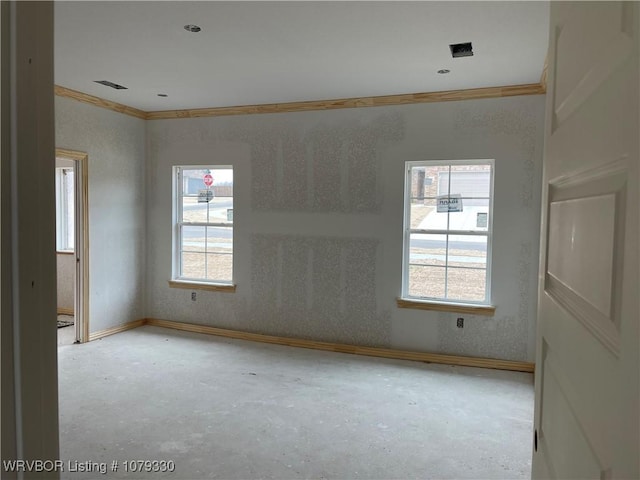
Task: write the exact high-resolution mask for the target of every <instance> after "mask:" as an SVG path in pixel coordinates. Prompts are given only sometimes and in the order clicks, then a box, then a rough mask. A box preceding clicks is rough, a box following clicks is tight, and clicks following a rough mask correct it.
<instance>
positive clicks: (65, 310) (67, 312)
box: [58, 307, 75, 316]
mask: <svg viewBox="0 0 640 480" xmlns="http://www.w3.org/2000/svg"><path fill="white" fill-rule="evenodd" d="M58 315H71V316H74V315H75V313H74V311H73V308H64V307H58Z"/></svg>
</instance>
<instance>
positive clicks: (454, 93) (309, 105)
mask: <svg viewBox="0 0 640 480" xmlns="http://www.w3.org/2000/svg"><path fill="white" fill-rule="evenodd" d="M543 93H544V90H543V88H542V86H541V85H540V84H537V83H534V84H529V85H514V86H506V87H489V88H474V89H468V90H449V91H444V92H429V93H409V94H402V95H386V96H380V97H356V98H342V99H337V100H315V101H307V102H291V103H271V104H265V105H245V106H239V107H216V108H196V109H189V110H164V111H157V112H147V120H161V119H171V118H199V117H219V116H226V115H253V114H259V113H289V112H308V111H311V110H336V109H342V108H361V107H382V106H390V105H409V104H416V103H434V102H453V101H459V100H472V99H480V98H499V97H512V96H517V95H541V94H543Z"/></svg>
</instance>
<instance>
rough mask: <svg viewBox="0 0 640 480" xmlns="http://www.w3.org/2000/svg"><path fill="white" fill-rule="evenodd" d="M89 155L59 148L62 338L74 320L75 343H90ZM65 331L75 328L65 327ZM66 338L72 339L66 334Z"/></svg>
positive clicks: (59, 277)
mask: <svg viewBox="0 0 640 480" xmlns="http://www.w3.org/2000/svg"><path fill="white" fill-rule="evenodd" d="M87 163H88V155H87V154H86V153H84V152H79V151H75V150H67V149H61V148H56V168H55V172H56V173H55V181H56V256H57V262H58V292H59V293H58V326H59V331H58V338H59V339H60V337H61V332H60V328H61V325H64V323H65V320H67V323H68V322H70V321H71V320H69V319H73V325H74V330H73V336H72V337H73V341H65V342H64V343H65V344H68V343H84V342H88V341H89V220H88V218H89V210H88V200H89V195H88V169H87V168H88V165H87ZM61 322H62V323H61ZM62 328H65V329H69V328H71V326H70V325H69V326H66V327H62ZM63 335H64V337H65V338H71V337H69V336H68V335H67V334H66V332H65V334H63Z"/></svg>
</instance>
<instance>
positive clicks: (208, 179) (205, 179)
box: [202, 173, 213, 188]
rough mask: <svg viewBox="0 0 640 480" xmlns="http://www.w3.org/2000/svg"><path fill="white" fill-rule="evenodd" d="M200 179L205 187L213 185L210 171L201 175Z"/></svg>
mask: <svg viewBox="0 0 640 480" xmlns="http://www.w3.org/2000/svg"><path fill="white" fill-rule="evenodd" d="M202 181H203V182H204V185H205V186H206V187H207V188H208V187H210V186H211V185H213V175H211V174H210V173H206V174H205V175H204V177H202Z"/></svg>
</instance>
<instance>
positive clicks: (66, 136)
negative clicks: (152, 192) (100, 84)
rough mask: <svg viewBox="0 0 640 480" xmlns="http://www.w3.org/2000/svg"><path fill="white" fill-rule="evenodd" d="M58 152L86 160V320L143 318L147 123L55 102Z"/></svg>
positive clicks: (96, 326)
mask: <svg viewBox="0 0 640 480" xmlns="http://www.w3.org/2000/svg"><path fill="white" fill-rule="evenodd" d="M55 108H56V146H57V147H58V148H67V149H71V150H80V151H84V152H87V153H88V154H89V161H88V173H89V185H88V189H89V251H90V253H89V269H90V282H89V292H90V293H89V309H90V310H89V318H90V323H89V326H90V331H91V332H95V331H99V330H104V329H106V328H109V327H112V326H115V325H119V324H122V323H125V322H129V321H132V320H138V319H140V318H143V317H144V274H145V269H144V265H145V250H144V244H145V231H146V225H145V222H146V220H145V193H144V185H145V182H144V165H145V121H144V120H141V119H138V118H133V117H130V116H127V115H122V114H119V113H116V112H112V111H110V110H106V109H103V108H97V107H93V106H91V105H87V104H83V103H80V102H77V101H75V100H71V99H68V98H63V97H56V104H55Z"/></svg>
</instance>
